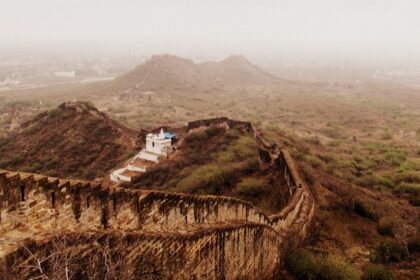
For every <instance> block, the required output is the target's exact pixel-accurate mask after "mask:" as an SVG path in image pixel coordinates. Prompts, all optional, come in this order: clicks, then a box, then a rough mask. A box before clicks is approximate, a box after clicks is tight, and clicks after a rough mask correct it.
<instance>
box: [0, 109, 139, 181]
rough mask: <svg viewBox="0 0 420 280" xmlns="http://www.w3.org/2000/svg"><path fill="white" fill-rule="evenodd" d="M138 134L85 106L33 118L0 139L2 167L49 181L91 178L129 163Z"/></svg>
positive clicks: (59, 110) (57, 110)
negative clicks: (44, 175) (43, 176)
mask: <svg viewBox="0 0 420 280" xmlns="http://www.w3.org/2000/svg"><path fill="white" fill-rule="evenodd" d="M137 140H138V132H137V131H135V130H133V129H130V128H128V127H126V126H124V125H122V124H121V123H119V122H117V121H115V120H113V119H111V118H109V117H108V116H107V115H106V114H104V113H102V112H100V111H98V110H97V109H96V108H94V107H92V106H90V105H89V104H88V103H84V102H67V103H63V104H62V105H60V106H59V107H58V108H57V109H55V110H52V111H49V112H44V113H41V114H39V115H37V116H36V117H35V118H33V119H32V120H31V121H28V122H26V123H24V124H23V125H22V131H21V132H19V133H17V134H14V135H9V136H8V137H7V138H2V139H1V142H2V143H1V146H0V158H1V161H0V165H1V166H2V167H3V168H8V169H11V170H22V171H30V172H39V173H47V174H50V175H51V176H60V177H76V178H84V179H94V178H96V177H101V176H103V175H105V174H106V172H107V171H109V170H110V169H112V168H114V167H115V166H116V165H118V164H120V163H122V162H124V161H125V160H127V159H128V158H129V157H130V156H131V155H132V154H133V153H134V152H135V151H136V148H137V143H136V141H137Z"/></svg>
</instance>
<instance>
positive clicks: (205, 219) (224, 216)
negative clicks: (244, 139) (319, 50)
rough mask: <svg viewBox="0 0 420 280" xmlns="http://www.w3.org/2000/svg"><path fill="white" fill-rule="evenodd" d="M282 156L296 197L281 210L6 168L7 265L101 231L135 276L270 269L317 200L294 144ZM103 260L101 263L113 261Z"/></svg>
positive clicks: (261, 275) (8, 274) (280, 163)
mask: <svg viewBox="0 0 420 280" xmlns="http://www.w3.org/2000/svg"><path fill="white" fill-rule="evenodd" d="M273 162H274V164H276V166H277V167H278V168H279V171H280V172H281V174H282V177H283V178H284V181H285V182H286V185H285V187H288V188H289V190H290V193H291V198H290V201H289V203H288V204H287V205H286V207H285V208H284V209H282V211H281V212H280V213H278V214H276V215H273V216H271V217H267V216H265V215H264V214H262V213H260V212H258V210H257V209H255V208H254V207H253V205H252V204H251V203H249V202H246V201H242V200H239V199H235V198H230V197H218V196H194V195H186V194H177V193H165V192H157V191H141V190H131V189H127V188H122V187H120V186H117V187H115V188H114V189H112V190H110V189H104V188H102V186H101V185H99V184H95V183H92V182H83V181H77V180H61V179H57V178H51V177H47V176H42V175H37V174H29V173H22V172H9V171H0V201H1V204H0V205H1V210H0V211H1V216H0V218H1V220H0V261H1V267H0V275H1V276H2V277H3V278H4V279H9V278H12V279H16V278H18V279H19V277H20V278H22V279H25V278H27V277H28V276H29V275H37V274H36V273H38V272H37V271H36V270H34V269H27V268H26V269H23V268H18V267H17V266H16V264H18V263H20V262H22V261H24V260H25V259H28V258H29V259H30V258H32V256H31V255H28V253H27V250H26V249H25V248H27V247H26V246H31V248H32V250H34V251H35V252H37V254H39V255H42V254H45V255H46V254H48V252H49V251H48V248H49V246H50V247H51V246H52V244H53V243H52V242H53V241H54V240H57V239H66V240H67V239H70V240H71V239H72V238H73V239H75V241H74V244H75V245H74V246H76V247H77V246H79V247H80V248H85V247H86V246H85V247H81V246H82V245H83V244H92V243H93V241H94V240H95V244H102V243H101V242H105V240H106V241H107V242H108V243H109V242H111V244H113V246H114V247H118V248H119V249H118V252H116V254H120V255H121V259H122V262H123V263H124V264H126V268H125V269H124V271H123V272H124V273H126V277H127V278H128V279H131V278H135V279H149V278H150V279H156V277H155V276H159V277H161V278H163V279H167V278H170V279H244V278H245V279H270V278H272V276H273V275H274V273H275V271H276V268H277V267H278V264H279V262H280V260H281V257H282V254H283V252H284V251H285V249H286V247H287V246H291V245H294V244H296V243H299V242H300V241H301V240H302V239H303V238H304V237H305V235H306V232H307V229H308V227H309V224H310V222H311V219H312V216H313V212H314V208H315V205H314V200H313V198H312V195H311V194H310V192H309V189H308V187H307V185H306V183H305V182H304V181H303V180H302V179H301V178H300V175H299V172H298V170H297V167H296V164H295V162H294V161H293V159H292V158H291V157H290V155H289V153H288V152H287V151H280V152H279V153H278V155H277V156H276V157H275V158H274V159H273ZM76 236H77V238H76ZM76 239H77V240H76ZM108 243H107V244H108ZM24 244H26V246H25V248H24V247H22V246H23V245H24ZM102 245H103V244H102ZM103 246H105V245H103ZM98 248H101V246H99V247H98ZM83 250H85V249H83ZM25 252H26V253H25ZM89 252H90V253H89V254H88V253H86V252H85V254H84V255H86V256H87V257H85V258H88V259H90V260H92V259H93V258H94V252H95V251H94V250H93V251H89ZM80 262H81V268H80V269H81V271H80V273H82V274H80V275H79V276H80V277H81V279H83V278H88V276H89V275H86V273H87V272H86V271H89V269H86V267H83V265H82V264H83V263H84V262H83V261H82V260H80ZM86 263H88V262H86ZM89 263H92V261H91V262H89ZM94 269H95V271H97V272H98V273H99V272H100V271H101V269H102V270H103V265H101V264H100V263H97V264H96V267H94ZM78 273H79V272H78ZM83 273H85V274H83ZM104 273H105V272H104ZM12 275H13V277H12ZM153 277H155V278H153ZM159 279H160V278H159Z"/></svg>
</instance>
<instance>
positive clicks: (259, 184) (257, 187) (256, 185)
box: [235, 178, 268, 197]
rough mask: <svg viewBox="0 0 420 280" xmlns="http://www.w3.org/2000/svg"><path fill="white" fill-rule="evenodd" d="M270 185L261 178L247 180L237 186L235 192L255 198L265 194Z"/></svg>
mask: <svg viewBox="0 0 420 280" xmlns="http://www.w3.org/2000/svg"><path fill="white" fill-rule="evenodd" d="M267 189H268V184H267V182H266V181H265V180H264V179H261V178H245V179H243V180H242V181H241V182H239V183H238V184H237V185H236V188H235V191H236V192H237V193H238V194H239V195H241V196H244V197H253V196H257V195H260V194H262V193H264V192H265V191H266V190H267Z"/></svg>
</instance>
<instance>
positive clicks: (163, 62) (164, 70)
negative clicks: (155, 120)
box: [115, 54, 280, 91]
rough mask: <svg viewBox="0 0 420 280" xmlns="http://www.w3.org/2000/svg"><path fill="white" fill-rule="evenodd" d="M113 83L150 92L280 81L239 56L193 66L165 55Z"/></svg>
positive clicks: (138, 67)
mask: <svg viewBox="0 0 420 280" xmlns="http://www.w3.org/2000/svg"><path fill="white" fill-rule="evenodd" d="M115 83H116V84H118V85H121V86H123V87H126V88H128V87H134V88H135V89H140V90H151V91H166V90H171V91H174V90H194V91H206V90H210V89H214V90H216V89H218V90H223V89H232V88H247V87H261V86H265V87H266V86H273V85H275V84H279V83H280V80H279V79H278V78H276V77H275V76H273V75H270V74H268V73H266V72H264V71H263V70H262V69H260V68H259V67H257V66H256V65H253V64H251V63H250V62H249V61H248V60H246V58H245V57H243V56H240V55H239V56H236V55H235V56H234V55H232V56H230V57H228V58H226V59H224V60H222V61H220V62H203V63H194V62H193V61H192V60H190V59H184V58H180V57H177V56H174V55H168V54H165V55H154V56H152V57H151V58H150V59H149V60H147V61H146V62H145V63H143V64H140V65H138V66H137V67H136V68H135V69H133V70H132V71H130V72H129V73H127V74H125V75H123V76H121V77H120V78H118V79H117V80H116V81H115Z"/></svg>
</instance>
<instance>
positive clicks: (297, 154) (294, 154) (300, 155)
mask: <svg viewBox="0 0 420 280" xmlns="http://www.w3.org/2000/svg"><path fill="white" fill-rule="evenodd" d="M290 155H291V156H292V157H293V158H294V159H296V160H303V159H304V158H305V157H306V153H305V152H303V151H293V152H291V153H290Z"/></svg>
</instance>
